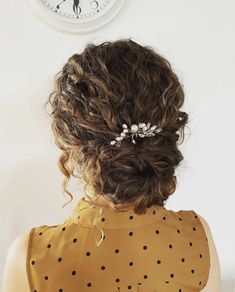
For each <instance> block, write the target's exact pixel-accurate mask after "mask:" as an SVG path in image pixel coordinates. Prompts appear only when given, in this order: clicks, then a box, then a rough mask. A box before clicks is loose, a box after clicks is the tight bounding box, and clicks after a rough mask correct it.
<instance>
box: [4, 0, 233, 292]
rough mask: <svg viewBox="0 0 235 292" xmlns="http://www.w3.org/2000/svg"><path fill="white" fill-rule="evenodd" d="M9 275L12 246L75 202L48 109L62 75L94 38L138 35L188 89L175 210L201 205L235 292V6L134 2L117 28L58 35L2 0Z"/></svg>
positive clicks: (22, 7)
mask: <svg viewBox="0 0 235 292" xmlns="http://www.w3.org/2000/svg"><path fill="white" fill-rule="evenodd" d="M0 24H1V25H0V43H1V46H0V50H1V54H0V82H1V87H0V98H1V107H0V134H1V143H0V155H1V157H0V200H1V204H0V214H1V215H0V216H1V240H0V248H1V253H0V274H1V275H2V272H3V267H4V261H5V256H6V252H7V249H8V246H9V244H10V243H11V242H12V240H13V239H14V238H15V237H16V236H18V235H19V234H20V233H22V232H23V231H25V230H28V229H30V228H32V227H33V226H35V225H43V224H49V225H50V224H57V223H60V222H62V221H63V220H64V219H65V218H66V217H67V216H68V214H69V213H70V212H71V210H72V208H73V207H74V205H75V204H76V202H77V201H78V199H79V198H80V197H81V196H82V195H83V189H82V186H81V185H78V186H77V184H76V182H71V189H70V190H72V191H73V192H74V195H75V196H74V201H73V203H71V204H70V205H68V206H67V207H66V208H65V209H63V208H62V205H63V204H64V203H65V202H67V201H68V198H67V197H65V195H64V194H63V193H62V190H61V182H62V178H63V176H62V174H61V173H60V171H59V169H58V166H57V159H58V156H59V154H60V152H59V150H58V149H57V148H56V146H55V144H54V140H53V136H52V132H51V130H50V120H49V116H48V115H47V114H46V112H45V111H44V109H43V103H44V102H45V101H46V100H47V97H48V94H49V92H50V90H51V89H52V83H53V78H54V75H55V73H56V72H57V71H58V70H60V69H61V67H62V65H63V64H64V63H65V62H66V61H67V59H68V58H69V56H70V55H72V54H74V53H78V52H80V51H81V50H82V49H83V48H84V46H85V45H86V43H87V42H89V41H91V42H95V43H99V42H101V41H106V40H110V41H112V40H115V39H118V38H128V37H131V38H132V39H133V40H135V41H137V42H139V43H140V44H142V45H150V46H152V47H154V48H155V49H156V50H157V51H158V52H159V53H161V54H162V55H163V56H165V57H166V58H168V60H169V61H170V62H171V64H172V67H173V68H174V70H175V72H176V73H177V74H178V76H179V78H180V79H181V81H182V83H183V84H184V88H185V104H184V109H185V110H186V111H187V112H188V114H189V117H190V123H189V128H190V129H189V130H187V129H186V139H185V142H184V144H183V145H182V146H181V149H182V151H183V155H184V161H183V164H182V165H181V166H180V167H179V168H178V169H177V175H178V188H177V190H176V192H175V193H174V194H173V195H172V196H171V197H170V198H169V200H168V202H167V205H166V208H168V209H173V210H179V209H194V210H195V211H196V212H198V213H199V214H200V215H201V216H203V217H204V218H205V219H206V220H207V222H208V223H209V225H210V227H211V231H212V234H213V237H214V240H215V243H216V247H217V250H218V254H219V258H220V262H221V270H222V281H223V283H222V287H223V291H224V292H225V291H226V292H229V291H235V252H234V246H235V235H234V222H235V215H234V212H235V211H234V203H235V200H234V164H235V155H234V149H235V138H234V125H235V118H234V108H235V102H234V100H235V90H234V89H235V84H234V61H235V41H234V28H235V2H234V1H232V0H231V1H230V0H225V1H222V0H221V1H216V0H206V1H202V0H197V1H193V0H178V1H170V0H165V1H156V0H146V1H140V0H127V1H126V3H125V5H124V7H123V9H122V11H121V12H120V13H119V14H118V15H117V16H116V18H114V19H113V20H112V21H111V22H110V23H109V24H108V25H106V26H104V27H102V28H101V29H99V30H97V31H94V32H92V33H89V34H86V35H72V34H65V33H62V32H59V31H56V30H54V29H52V28H51V27H49V26H48V25H46V24H44V23H43V22H42V21H41V20H39V19H38V18H36V17H35V15H34V14H32V13H31V12H30V10H29V9H28V8H27V5H26V0H25V1H13V0H8V1H1V18H0Z"/></svg>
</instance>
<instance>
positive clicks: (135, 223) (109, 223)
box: [70, 197, 167, 229]
mask: <svg viewBox="0 0 235 292" xmlns="http://www.w3.org/2000/svg"><path fill="white" fill-rule="evenodd" d="M84 199H85V197H82V198H80V200H79V202H78V203H77V205H76V206H75V208H74V209H73V211H72V214H71V216H70V219H71V221H72V222H73V223H76V224H81V225H82V226H84V227H94V226H95V225H99V227H100V228H102V229H103V228H104V229H105V228H107V229H123V228H137V227H142V226H145V225H148V224H152V223H154V222H156V221H158V220H162V219H165V218H163V217H166V216H167V210H166V208H165V207H164V206H160V205H154V206H151V207H149V208H147V209H146V213H145V214H141V215H139V214H136V213H134V211H133V210H128V211H124V212H115V211H113V210H112V209H111V208H110V207H109V206H102V208H101V207H99V206H92V205H91V204H90V203H89V202H87V201H85V200H84ZM102 209H103V210H102Z"/></svg>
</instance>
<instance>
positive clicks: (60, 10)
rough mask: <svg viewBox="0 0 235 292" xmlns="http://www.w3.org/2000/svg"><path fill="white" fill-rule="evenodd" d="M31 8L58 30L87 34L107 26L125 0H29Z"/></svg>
mask: <svg viewBox="0 0 235 292" xmlns="http://www.w3.org/2000/svg"><path fill="white" fill-rule="evenodd" d="M28 1H29V2H28V3H29V5H30V8H32V10H33V12H35V13H36V14H37V16H38V17H40V18H41V19H42V20H43V21H45V22H47V23H48V24H49V25H51V26H53V27H54V28H56V29H59V30H61V31H64V32H71V33H86V32H89V31H92V30H95V29H98V28H100V27H101V26H103V25H105V24H107V23H108V22H109V21H111V19H113V17H115V16H116V15H117V14H118V12H119V11H120V10H121V7H122V6H123V4H124V2H125V0H28Z"/></svg>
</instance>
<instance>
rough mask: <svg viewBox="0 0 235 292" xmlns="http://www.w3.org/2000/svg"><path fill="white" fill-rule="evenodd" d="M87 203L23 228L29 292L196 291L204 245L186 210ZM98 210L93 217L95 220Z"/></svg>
mask: <svg viewBox="0 0 235 292" xmlns="http://www.w3.org/2000/svg"><path fill="white" fill-rule="evenodd" d="M102 208H103V213H100V208H97V206H96V207H94V206H91V205H90V203H89V202H87V201H85V200H84V197H82V198H81V199H80V200H79V202H78V204H77V205H76V206H75V208H74V209H73V211H72V212H71V215H70V216H69V217H68V218H67V220H66V221H65V222H63V223H61V224H59V225H51V226H50V225H41V226H36V227H33V228H32V229H31V231H30V235H29V241H28V250H27V262H26V265H27V274H28V280H29V285H30V290H31V292H83V291H84V292H85V291H93V292H126V291H132V292H137V291H138V292H165V291H167V292H195V291H200V290H202V289H203V287H205V285H206V282H207V280H208V277H209V268H210V256H209V246H208V241H207V237H206V233H205V231H204V228H203V225H202V223H201V221H200V219H199V217H198V216H197V214H196V212H195V211H193V210H180V211H173V210H167V209H166V208H165V207H164V206H152V207H150V208H148V209H147V211H146V213H145V214H142V215H137V214H135V213H134V211H132V210H128V211H125V212H114V211H113V210H111V209H110V207H109V206H103V207H102ZM97 216H99V220H98V221H94V220H97V218H98V217H97Z"/></svg>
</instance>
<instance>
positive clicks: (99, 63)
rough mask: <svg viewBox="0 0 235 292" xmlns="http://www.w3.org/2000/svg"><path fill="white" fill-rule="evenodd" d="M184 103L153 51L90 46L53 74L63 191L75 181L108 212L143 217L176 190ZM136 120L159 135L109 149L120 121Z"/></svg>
mask: <svg viewBox="0 0 235 292" xmlns="http://www.w3.org/2000/svg"><path fill="white" fill-rule="evenodd" d="M183 103H184V91H183V85H182V84H181V83H180V81H179V79H178V78H177V76H176V74H175V73H174V72H173V70H172V67H171V65H170V63H169V61H167V60H166V59H165V58H164V57H163V56H161V55H160V54H158V53H157V52H156V51H155V50H154V49H153V48H152V47H150V46H142V45H140V44H138V43H136V42H135V41H133V40H131V38H128V39H119V40H116V41H113V42H111V41H106V42H103V43H101V44H99V45H95V44H93V43H88V44H87V45H86V47H85V49H84V50H83V52H82V53H80V54H77V53H76V54H74V55H72V56H71V57H70V58H69V59H68V61H67V63H66V64H65V65H64V66H63V68H62V70H61V71H59V72H58V73H57V74H56V76H55V79H54V90H53V92H52V93H51V94H50V95H49V98H48V100H47V102H46V106H47V105H48V104H50V105H51V108H52V111H51V113H49V114H50V116H51V117H52V131H53V133H54V136H55V143H56V145H57V146H58V147H59V148H60V149H61V150H62V151H63V152H62V154H61V156H60V158H59V167H60V170H61V171H62V173H63V174H64V175H65V179H64V181H63V190H64V192H65V193H67V194H68V195H69V196H70V197H71V200H72V199H73V195H72V194H71V193H70V192H69V191H68V190H67V185H68V182H69V179H70V178H71V176H73V177H76V178H78V179H81V181H83V183H85V184H84V185H85V197H87V198H88V200H90V201H91V200H92V198H95V197H97V198H98V197H99V196H103V197H104V198H106V199H107V200H108V201H109V203H110V207H111V208H112V209H113V210H116V211H125V210H127V209H130V208H131V209H132V210H134V212H135V213H137V214H143V213H145V212H146V208H149V207H151V206H153V205H161V206H163V205H164V203H165V201H166V200H167V198H168V197H169V196H170V195H171V194H173V193H174V191H175V189H176V184H177V179H176V176H175V175H174V173H175V168H176V167H177V166H178V165H179V164H180V162H181V161H182V160H183V156H182V154H181V152H180V151H179V149H178V147H177V142H178V143H179V141H178V140H179V138H180V137H181V138H182V142H183V141H184V128H185V126H186V124H187V122H188V114H187V113H186V112H183V111H180V108H181V106H182V105H183ZM139 122H146V123H147V122H151V124H152V125H157V127H158V128H159V127H160V128H162V129H163V130H162V131H161V132H160V133H158V134H156V135H155V136H154V137H145V138H144V139H142V138H138V137H137V139H136V144H133V143H131V140H130V139H124V140H122V143H121V146H120V147H116V146H112V145H111V144H110V141H111V140H113V139H115V137H116V136H118V135H119V134H120V132H121V130H122V125H123V124H124V123H125V124H127V125H128V126H130V125H131V124H138V123H139ZM177 132H178V133H177ZM88 189H89V192H90V194H89V193H88V191H87V190H88Z"/></svg>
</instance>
